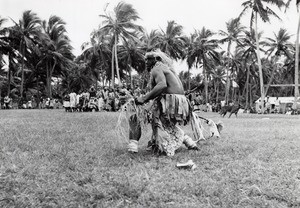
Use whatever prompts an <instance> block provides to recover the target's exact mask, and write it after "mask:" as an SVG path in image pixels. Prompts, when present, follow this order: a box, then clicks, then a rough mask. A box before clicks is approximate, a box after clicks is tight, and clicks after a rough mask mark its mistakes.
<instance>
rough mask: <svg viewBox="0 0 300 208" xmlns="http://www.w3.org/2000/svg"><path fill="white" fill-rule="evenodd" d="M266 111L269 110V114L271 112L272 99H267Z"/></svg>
mask: <svg viewBox="0 0 300 208" xmlns="http://www.w3.org/2000/svg"><path fill="white" fill-rule="evenodd" d="M266 109H267V113H268V114H269V113H270V112H271V102H270V97H269V96H268V97H267V101H266Z"/></svg>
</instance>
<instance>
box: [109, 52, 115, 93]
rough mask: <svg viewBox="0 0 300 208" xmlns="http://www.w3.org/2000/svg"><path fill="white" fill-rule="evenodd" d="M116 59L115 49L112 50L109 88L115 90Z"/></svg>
mask: <svg viewBox="0 0 300 208" xmlns="http://www.w3.org/2000/svg"><path fill="white" fill-rule="evenodd" d="M114 58H115V47H113V49H112V55H111V82H110V84H109V86H110V85H111V87H112V88H113V89H114V88H115V69H114V67H115V66H114Z"/></svg>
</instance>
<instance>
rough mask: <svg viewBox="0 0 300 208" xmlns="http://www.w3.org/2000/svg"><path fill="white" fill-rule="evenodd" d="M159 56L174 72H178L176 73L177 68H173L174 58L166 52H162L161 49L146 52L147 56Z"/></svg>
mask: <svg viewBox="0 0 300 208" xmlns="http://www.w3.org/2000/svg"><path fill="white" fill-rule="evenodd" d="M151 56H152V57H155V58H156V57H159V58H160V59H161V62H162V63H163V64H165V65H167V66H168V68H169V69H170V70H171V71H172V72H173V73H174V74H176V73H175V70H174V68H173V61H172V59H171V58H170V57H169V56H168V55H167V54H165V53H164V52H162V51H161V50H160V49H156V50H154V51H150V52H147V53H146V54H145V58H147V57H151Z"/></svg>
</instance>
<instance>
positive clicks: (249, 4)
mask: <svg viewBox="0 0 300 208" xmlns="http://www.w3.org/2000/svg"><path fill="white" fill-rule="evenodd" d="M264 3H265V4H266V5H264ZM268 4H272V5H275V6H277V7H278V8H281V7H283V6H285V2H284V1H283V0H247V1H245V2H244V3H242V6H243V7H244V9H243V11H242V13H241V15H243V14H244V13H245V12H246V11H248V10H251V17H250V28H252V24H253V22H254V31H255V39H256V53H257V61H258V69H259V80H260V94H261V106H262V113H264V104H263V103H264V100H265V92H264V80H263V70H262V64H261V58H260V52H259V51H260V49H259V39H258V24H257V21H258V17H260V18H261V19H262V21H263V22H269V21H270V17H271V16H274V17H276V18H278V19H280V18H279V16H278V15H277V14H276V13H275V12H274V11H273V10H272V9H271V8H270V7H268V6H267V5H268ZM241 15H240V16H241Z"/></svg>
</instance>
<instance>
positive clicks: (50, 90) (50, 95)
mask: <svg viewBox="0 0 300 208" xmlns="http://www.w3.org/2000/svg"><path fill="white" fill-rule="evenodd" d="M55 66H56V60H54V64H53V66H52V69H50V67H49V69H50V73H49V86H48V87H49V88H48V90H49V91H48V92H49V98H52V87H51V79H52V74H53V71H54V68H55Z"/></svg>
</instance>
